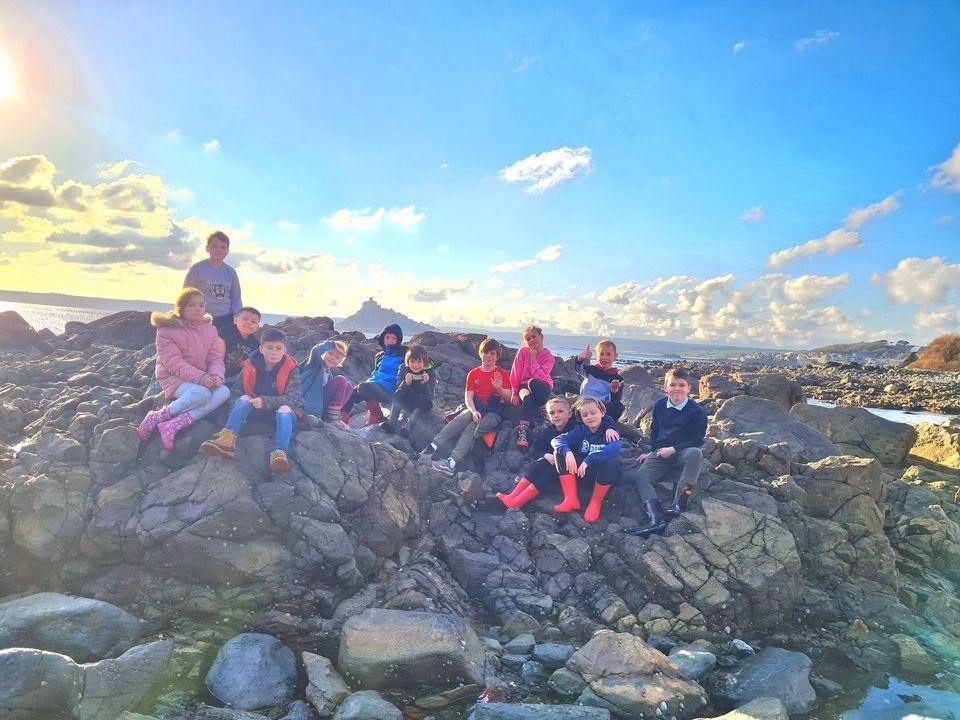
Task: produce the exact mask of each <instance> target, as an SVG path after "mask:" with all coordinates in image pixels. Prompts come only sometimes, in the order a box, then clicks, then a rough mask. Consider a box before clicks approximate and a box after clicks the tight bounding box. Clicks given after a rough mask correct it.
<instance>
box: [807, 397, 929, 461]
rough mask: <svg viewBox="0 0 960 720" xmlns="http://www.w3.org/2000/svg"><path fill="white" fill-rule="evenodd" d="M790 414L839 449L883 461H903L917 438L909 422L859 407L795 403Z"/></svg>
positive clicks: (846, 452) (848, 453)
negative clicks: (828, 406)
mask: <svg viewBox="0 0 960 720" xmlns="http://www.w3.org/2000/svg"><path fill="white" fill-rule="evenodd" d="M790 415H791V416H793V417H795V418H797V419H798V420H800V421H801V422H804V423H806V424H807V425H809V426H810V427H812V428H815V429H817V430H819V431H820V432H821V433H823V435H824V436H825V437H827V438H829V440H830V441H831V442H832V443H833V444H834V445H836V446H837V449H838V450H839V451H840V452H841V453H844V454H847V455H862V456H864V457H872V458H876V459H877V460H878V461H879V462H880V463H881V464H883V465H894V466H896V467H900V466H901V465H903V461H904V458H906V456H907V453H908V452H910V448H911V447H913V445H914V443H915V442H916V440H917V431H916V430H915V429H914V428H913V426H912V425H909V424H907V423H898V422H893V421H891V420H887V419H885V418H882V417H880V416H879V415H875V414H874V413H872V412H870V411H869V410H864V409H863V408H858V407H839V406H838V407H832V408H827V407H820V406H818V405H808V404H807V403H797V404H796V405H794V406H793V407H792V408H791V409H790Z"/></svg>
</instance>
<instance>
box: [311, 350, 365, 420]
mask: <svg viewBox="0 0 960 720" xmlns="http://www.w3.org/2000/svg"><path fill="white" fill-rule="evenodd" d="M349 349H350V346H349V345H347V343H345V342H343V341H342V340H324V341H323V342H322V343H319V344H318V345H314V346H313V347H312V348H310V354H309V355H307V359H306V360H304V361H303V362H302V363H300V364H299V365H298V366H297V369H298V370H299V371H300V386H301V389H302V392H303V405H304V409H305V410H306V411H307V412H308V413H310V414H311V415H316V416H317V417H318V418H321V419H323V420H324V421H326V422H328V423H333V424H334V425H336V426H337V427H338V428H340V429H341V430H349V429H350V426H349V425H347V424H346V423H345V422H344V421H343V416H342V414H341V412H340V411H341V408H342V407H343V404H344V403H345V402H346V401H347V398H349V397H350V395H351V393H353V383H351V382H350V381H349V380H348V379H347V378H346V377H345V376H343V375H334V374H333V371H334V370H336V369H337V368H339V367H343V363H344V361H345V360H346V359H347V352H348V351H349Z"/></svg>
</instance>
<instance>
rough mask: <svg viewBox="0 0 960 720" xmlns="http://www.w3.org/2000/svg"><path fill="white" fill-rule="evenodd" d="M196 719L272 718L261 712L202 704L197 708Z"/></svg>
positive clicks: (268, 719) (254, 719)
mask: <svg viewBox="0 0 960 720" xmlns="http://www.w3.org/2000/svg"><path fill="white" fill-rule="evenodd" d="M194 720H270V717H269V716H267V715H261V714H260V713H253V712H247V711H246V710H233V709H231V708H218V707H211V706H210V705H201V706H200V707H199V708H197V714H196V715H194Z"/></svg>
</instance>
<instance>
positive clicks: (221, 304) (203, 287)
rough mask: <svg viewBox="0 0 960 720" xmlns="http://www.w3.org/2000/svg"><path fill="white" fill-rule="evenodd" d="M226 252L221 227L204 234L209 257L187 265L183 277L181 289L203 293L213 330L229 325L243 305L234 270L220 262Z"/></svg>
mask: <svg viewBox="0 0 960 720" xmlns="http://www.w3.org/2000/svg"><path fill="white" fill-rule="evenodd" d="M229 253H230V238H229V237H227V234H226V233H225V232H223V231H222V230H216V231H214V232H212V233H210V235H209V236H208V237H207V254H208V255H209V256H210V257H209V259H207V260H201V261H200V262H197V263H194V264H193V265H191V266H190V269H189V270H188V271H187V276H186V277H185V278H184V280H183V286H184V287H185V288H186V287H194V288H199V289H200V291H201V292H202V293H203V296H204V297H205V298H206V299H207V310H208V311H209V312H210V314H211V315H212V316H213V325H214V327H215V328H217V330H222V329H223V328H225V327H227V326H229V325H230V324H231V323H232V322H233V316H234V315H236V314H237V313H238V312H240V308H242V307H243V301H242V300H241V299H240V280H239V278H237V271H236V270H234V269H233V268H232V267H231V266H229V265H227V264H226V263H225V262H224V258H226V257H227V255H228V254H229Z"/></svg>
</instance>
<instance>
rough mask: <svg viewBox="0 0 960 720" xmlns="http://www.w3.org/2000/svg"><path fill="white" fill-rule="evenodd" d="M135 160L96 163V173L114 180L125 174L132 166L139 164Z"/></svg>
mask: <svg viewBox="0 0 960 720" xmlns="http://www.w3.org/2000/svg"><path fill="white" fill-rule="evenodd" d="M139 164H140V163H138V162H137V161H136V160H118V161H117V162H108V163H103V164H102V165H97V175H99V176H100V177H102V178H106V179H107V180H114V179H116V178H118V177H120V176H121V175H125V174H126V173H127V171H128V170H130V169H131V168H132V167H134V166H136V165H139Z"/></svg>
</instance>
